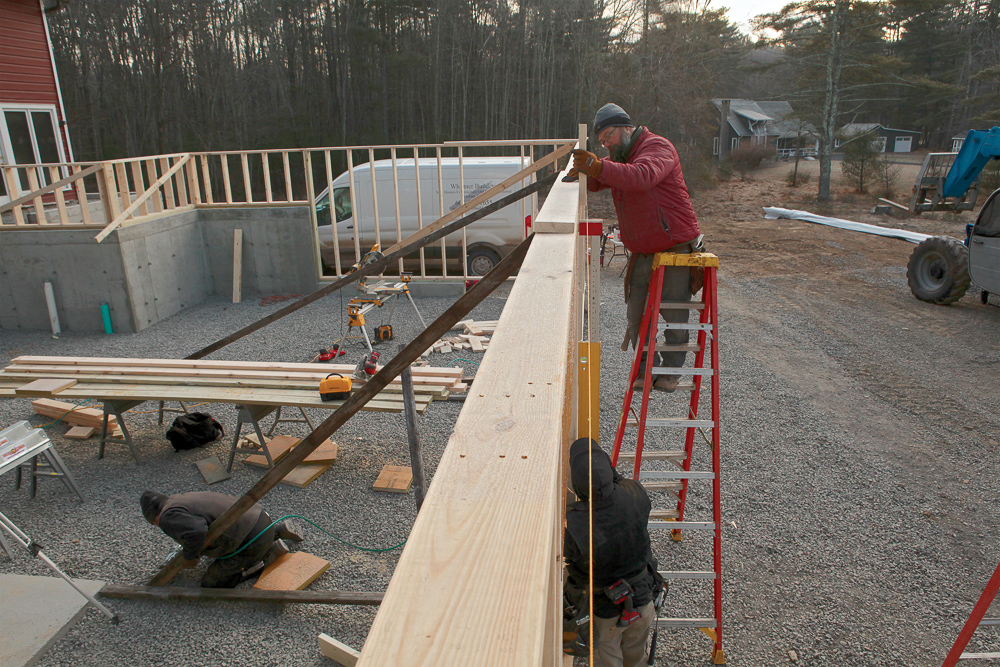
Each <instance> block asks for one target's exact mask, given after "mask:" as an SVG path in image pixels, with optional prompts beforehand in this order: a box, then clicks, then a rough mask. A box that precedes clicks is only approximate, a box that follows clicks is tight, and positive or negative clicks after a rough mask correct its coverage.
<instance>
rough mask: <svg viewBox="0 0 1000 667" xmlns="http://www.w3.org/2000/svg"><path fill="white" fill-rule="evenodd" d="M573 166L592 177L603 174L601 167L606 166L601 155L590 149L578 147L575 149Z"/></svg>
mask: <svg viewBox="0 0 1000 667" xmlns="http://www.w3.org/2000/svg"><path fill="white" fill-rule="evenodd" d="M573 168H574V169H576V170H577V171H582V172H583V173H585V174H586V175H587V176H590V177H591V178H597V177H598V176H600V175H601V169H603V168H604V163H603V162H601V159H600V158H599V157H597V156H596V155H594V154H593V153H591V152H590V151H585V150H582V149H579V148H578V149H576V150H575V151H573Z"/></svg>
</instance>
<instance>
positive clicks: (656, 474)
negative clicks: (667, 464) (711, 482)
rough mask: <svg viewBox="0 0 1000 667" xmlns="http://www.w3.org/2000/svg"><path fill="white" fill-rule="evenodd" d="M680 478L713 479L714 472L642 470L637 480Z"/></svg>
mask: <svg viewBox="0 0 1000 667" xmlns="http://www.w3.org/2000/svg"><path fill="white" fill-rule="evenodd" d="M647 479H655V480H668V479H674V480H680V479H715V473H714V472H712V471H710V470H663V471H661V470H648V471H646V470H644V471H641V472H640V473H639V481H640V482H642V481H645V480H647Z"/></svg>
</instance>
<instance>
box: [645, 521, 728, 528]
mask: <svg viewBox="0 0 1000 667" xmlns="http://www.w3.org/2000/svg"><path fill="white" fill-rule="evenodd" d="M646 527H647V528H652V529H661V530H662V529H664V528H666V529H668V530H715V522H714V521H650V522H649V523H647V524H646Z"/></svg>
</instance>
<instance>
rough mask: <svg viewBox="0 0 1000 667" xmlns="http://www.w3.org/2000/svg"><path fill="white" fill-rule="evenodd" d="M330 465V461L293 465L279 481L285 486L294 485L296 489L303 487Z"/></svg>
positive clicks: (314, 479) (313, 480)
mask: <svg viewBox="0 0 1000 667" xmlns="http://www.w3.org/2000/svg"><path fill="white" fill-rule="evenodd" d="M332 465H333V464H332V463H304V464H302V465H298V466H295V467H294V468H292V469H291V470H290V471H289V473H288V474H287V475H285V476H284V477H283V478H282V480H281V483H282V484H284V485H286V486H294V487H295V488H296V489H304V488H305V487H307V486H309V485H310V484H312V483H313V482H315V481H316V478H317V477H319V476H320V475H322V474H323V473H325V472H326V470H327V468H329V467H330V466H332Z"/></svg>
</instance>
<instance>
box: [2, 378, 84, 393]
mask: <svg viewBox="0 0 1000 667" xmlns="http://www.w3.org/2000/svg"><path fill="white" fill-rule="evenodd" d="M75 384H76V380H69V379H65V378H63V379H60V378H42V379H40V380H35V381H34V382H29V383H28V384H26V385H24V386H21V387H18V388H17V389H15V390H14V393H15V394H17V395H18V396H51V395H52V394H57V393H59V392H60V391H62V390H63V389H66V388H67V387H72V386H73V385H75Z"/></svg>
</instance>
